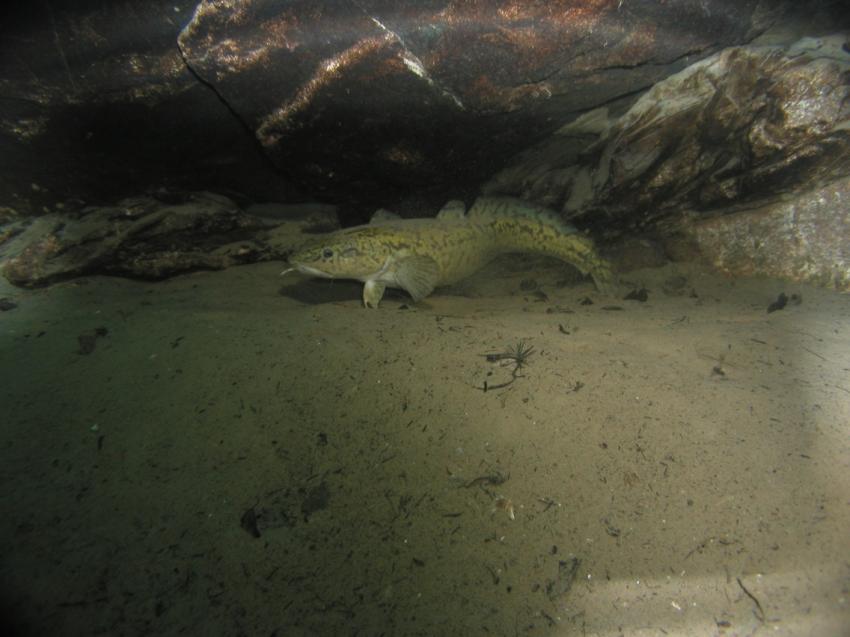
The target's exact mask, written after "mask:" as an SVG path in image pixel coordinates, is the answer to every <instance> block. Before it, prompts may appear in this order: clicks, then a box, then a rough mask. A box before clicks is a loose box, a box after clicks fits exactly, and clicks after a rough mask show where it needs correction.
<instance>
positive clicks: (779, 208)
mask: <svg viewBox="0 0 850 637" xmlns="http://www.w3.org/2000/svg"><path fill="white" fill-rule="evenodd" d="M847 201H850V177H845V178H844V179H840V180H836V181H834V182H832V183H829V184H827V185H825V186H823V187H821V188H815V189H813V190H810V191H808V192H804V193H801V194H799V195H796V196H794V197H791V198H787V199H783V200H780V201H777V202H775V203H770V204H766V205H764V206H760V207H757V208H754V209H752V210H746V211H741V212H737V213H735V214H730V215H723V216H719V217H715V218H712V219H705V220H698V221H695V222H694V223H693V224H692V225H690V226H688V227H687V228H686V233H687V235H688V237H689V238H690V239H691V240H692V241H694V242H695V243H696V245H697V246H698V249H699V251H700V252H701V253H702V255H703V257H704V258H705V259H706V260H708V261H709V262H710V263H712V264H713V265H714V266H715V267H717V268H718V269H720V270H721V271H723V272H725V273H727V274H730V275H735V276H752V275H763V276H770V277H779V278H783V279H787V280H791V281H807V282H809V283H813V284H815V285H820V286H823V287H828V288H834V289H836V290H842V291H850V209H848V207H847Z"/></svg>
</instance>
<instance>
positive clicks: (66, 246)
mask: <svg viewBox="0 0 850 637" xmlns="http://www.w3.org/2000/svg"><path fill="white" fill-rule="evenodd" d="M266 209H271V208H269V206H268V205H266ZM260 210H263V208H260ZM275 212H276V213H277V215H278V217H277V218H276V219H274V220H269V219H268V218H265V219H264V218H261V217H258V216H254V215H251V214H248V213H246V212H243V211H242V210H241V209H240V208H239V207H238V206H237V205H236V203H235V202H233V201H232V200H230V199H228V198H227V197H224V196H221V195H217V194H214V193H209V192H200V193H190V194H187V195H185V196H183V197H182V201H180V202H173V201H169V202H164V201H161V200H160V199H157V198H154V197H150V196H144V197H138V198H132V199H125V200H122V201H121V202H119V203H118V204H116V205H115V206H109V207H88V208H85V209H83V210H82V211H80V212H79V213H76V214H49V215H44V216H42V217H39V218H37V219H34V220H33V219H29V220H23V221H17V222H14V223H12V224H11V227H8V228H3V231H4V232H3V234H4V236H8V237H9V238H8V239H7V240H6V241H3V242H2V243H0V264H2V273H3V275H4V276H5V277H6V278H7V279H8V280H9V281H10V282H11V283H13V284H15V285H19V286H23V287H36V286H41V285H47V284H50V283H55V282H57V281H61V280H65V279H69V278H72V277H76V276H82V275H88V274H118V275H124V276H131V277H139V278H146V279H161V278H165V277H168V276H171V275H174V274H179V273H181V272H186V271H190V270H201V269H207V270H218V269H222V268H226V267H229V266H231V265H238V264H241V263H253V262H257V261H266V260H272V259H284V258H285V257H286V254H287V253H288V252H289V250H290V249H291V248H292V247H293V245H294V244H295V243H296V242H298V241H299V240H301V239H302V238H303V237H302V235H303V234H304V233H311V232H316V231H325V230H328V229H335V228H337V227H338V223H337V220H336V215H335V212H334V211H333V209H332V208H327V207H321V206H315V205H311V204H306V205H304V206H293V205H290V206H285V207H283V208H282V209H279V208H275ZM283 212H286V213H288V215H289V216H288V217H282V216H281V215H282V213H283Z"/></svg>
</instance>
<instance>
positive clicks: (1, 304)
mask: <svg viewBox="0 0 850 637" xmlns="http://www.w3.org/2000/svg"><path fill="white" fill-rule="evenodd" d="M16 307H18V304H17V303H15V302H14V301H13V300H12V299H8V298H6V297H3V298H2V299H0V312H8V311H9V310H14V309H15V308H16Z"/></svg>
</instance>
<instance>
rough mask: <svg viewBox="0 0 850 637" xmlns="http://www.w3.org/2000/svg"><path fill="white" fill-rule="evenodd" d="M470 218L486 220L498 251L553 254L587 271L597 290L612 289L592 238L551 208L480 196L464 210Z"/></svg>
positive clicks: (609, 274)
mask: <svg viewBox="0 0 850 637" xmlns="http://www.w3.org/2000/svg"><path fill="white" fill-rule="evenodd" d="M468 217H469V218H470V220H475V221H479V222H480V221H488V222H490V224H491V225H492V227H493V229H494V230H495V233H496V237H497V241H498V243H499V248H500V250H501V251H502V252H533V253H538V254H545V255H548V256H552V257H556V258H558V259H561V260H562V261H566V262H567V263H569V264H570V265H572V266H574V267H576V268H577V269H578V270H579V271H581V272H582V274H589V275H590V276H591V277H593V282H594V283H595V284H596V287H597V288H598V289H599V291H600V292H603V293H613V292H614V284H615V278H614V273H613V271H612V270H611V265H610V263H608V261H607V260H606V259H604V258H603V257H602V256H600V255H599V253H598V252H597V251H596V248H595V246H594V245H593V241H592V240H591V239H590V238H589V237H586V236H584V235H583V234H581V233H579V232H578V230H576V229H575V228H574V227H573V226H571V225H570V224H568V223H566V222H565V221H564V220H563V219H561V218H560V217H559V216H558V215H557V214H556V213H555V212H553V211H552V210H549V209H548V208H544V207H543V206H538V205H535V204H533V203H529V202H527V201H523V200H521V199H514V198H511V197H480V198H479V199H478V200H476V202H475V203H474V204H473V206H472V208H471V209H470V211H469V213H468Z"/></svg>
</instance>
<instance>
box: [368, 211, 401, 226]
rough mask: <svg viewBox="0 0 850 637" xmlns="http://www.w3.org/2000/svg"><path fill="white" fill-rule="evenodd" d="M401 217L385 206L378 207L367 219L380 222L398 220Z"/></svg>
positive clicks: (371, 221)
mask: <svg viewBox="0 0 850 637" xmlns="http://www.w3.org/2000/svg"><path fill="white" fill-rule="evenodd" d="M399 219H401V217H399V216H398V215H397V214H396V213H394V212H390V211H389V210H387V209H386V208H378V209H377V210H376V211H375V213H374V214H373V215H372V218H371V219H369V223H381V222H382V221H398V220H399Z"/></svg>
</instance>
